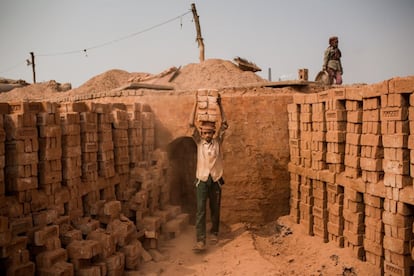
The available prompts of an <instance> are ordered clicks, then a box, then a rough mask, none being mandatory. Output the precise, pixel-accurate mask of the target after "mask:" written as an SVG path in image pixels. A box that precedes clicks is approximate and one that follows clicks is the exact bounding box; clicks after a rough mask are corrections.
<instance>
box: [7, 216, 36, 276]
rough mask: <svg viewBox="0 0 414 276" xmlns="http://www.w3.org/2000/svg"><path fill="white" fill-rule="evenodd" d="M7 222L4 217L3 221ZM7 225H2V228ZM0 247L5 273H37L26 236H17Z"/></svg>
mask: <svg viewBox="0 0 414 276" xmlns="http://www.w3.org/2000/svg"><path fill="white" fill-rule="evenodd" d="M5 222H7V220H4V219H2V221H1V223H2V224H4V223H5ZM5 227H6V226H5V225H2V226H1V228H2V230H3V229H5ZM0 249H1V251H0V268H1V271H2V272H3V273H4V274H5V275H35V264H34V263H33V262H32V261H30V252H29V250H27V237H26V236H22V237H19V236H15V237H13V238H12V239H11V240H10V241H9V242H7V244H5V245H4V246H1V247H0Z"/></svg>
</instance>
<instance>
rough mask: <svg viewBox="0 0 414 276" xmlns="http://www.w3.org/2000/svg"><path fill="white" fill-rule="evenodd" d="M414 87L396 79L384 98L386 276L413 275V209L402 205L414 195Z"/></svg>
mask: <svg viewBox="0 0 414 276" xmlns="http://www.w3.org/2000/svg"><path fill="white" fill-rule="evenodd" d="M413 84H414V82H413V81H412V80H411V81H410V79H393V80H391V81H390V82H389V83H388V90H389V91H388V94H386V95H383V96H381V103H382V109H381V120H382V125H381V127H382V128H381V131H382V134H383V145H384V160H383V168H384V186H385V191H386V192H385V199H384V212H383V213H382V221H383V223H384V240H383V247H384V259H385V260H384V273H385V274H389V275H412V273H413V265H414V262H413V258H412V252H413V248H412V247H413V245H412V240H413V230H412V229H413V211H414V208H413V205H408V204H405V203H404V202H402V201H401V200H402V198H403V197H404V196H406V195H408V194H410V193H412V192H408V191H406V188H409V189H410V190H409V191H412V190H411V188H412V181H413V180H412V170H411V172H410V162H412V161H409V156H410V155H409V153H410V149H411V148H413V146H411V145H412V142H411V141H412V133H414V131H413V130H414V128H413V124H412V118H413V116H412V114H411V111H412V109H411V106H412V105H414V104H413V102H414V101H413V94H412V92H413ZM408 113H409V114H408ZM407 124H408V125H407ZM408 141H410V142H408ZM411 153H412V150H411ZM411 156H412V155H411ZM411 159H412V158H411ZM411 196H412V195H411Z"/></svg>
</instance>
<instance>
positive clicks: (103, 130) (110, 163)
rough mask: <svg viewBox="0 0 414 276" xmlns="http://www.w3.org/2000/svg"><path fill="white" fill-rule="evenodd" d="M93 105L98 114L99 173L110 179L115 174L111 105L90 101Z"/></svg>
mask: <svg viewBox="0 0 414 276" xmlns="http://www.w3.org/2000/svg"><path fill="white" fill-rule="evenodd" d="M91 105H93V106H94V107H93V109H94V110H95V111H96V113H97V116H98V175H99V176H100V177H103V178H104V179H110V178H112V177H114V176H115V160H114V143H113V141H112V121H113V119H112V114H111V107H110V105H109V104H96V103H90V106H91ZM90 109H92V108H91V107H90Z"/></svg>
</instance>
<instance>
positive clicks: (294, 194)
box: [287, 103, 301, 223]
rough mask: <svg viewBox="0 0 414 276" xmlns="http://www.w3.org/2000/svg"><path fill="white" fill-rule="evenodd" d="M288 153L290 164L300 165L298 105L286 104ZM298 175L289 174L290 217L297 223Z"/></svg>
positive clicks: (298, 208)
mask: <svg viewBox="0 0 414 276" xmlns="http://www.w3.org/2000/svg"><path fill="white" fill-rule="evenodd" d="M287 110H288V116H289V120H288V129H289V152H290V161H291V164H294V165H300V164H301V155H300V116H299V115H300V104H296V103H293V104H288V105H287ZM300 183H301V179H300V175H298V174H296V173H292V172H291V173H290V199H289V202H290V216H291V217H292V219H293V220H294V221H295V222H296V223H299V219H300V205H299V203H300Z"/></svg>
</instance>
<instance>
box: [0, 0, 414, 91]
mask: <svg viewBox="0 0 414 276" xmlns="http://www.w3.org/2000/svg"><path fill="white" fill-rule="evenodd" d="M191 3H195V4H196V8H197V12H198V15H199V18H200V25H201V33H202V37H203V38H204V44H205V57H206V59H211V58H219V59H225V60H230V61H232V60H233V58H234V57H237V56H240V57H242V58H245V59H248V60H250V61H252V62H254V63H256V64H257V65H258V66H259V67H260V68H262V72H258V75H259V76H261V77H262V78H264V79H268V68H271V73H272V74H271V79H272V81H277V80H278V79H296V78H297V71H298V69H299V68H308V70H309V79H310V80H314V78H315V76H316V74H317V73H318V72H319V71H320V70H321V68H322V61H323V52H324V51H325V49H326V48H327V46H328V39H329V37H330V36H333V35H337V36H338V37H339V48H340V49H341V51H342V64H343V68H344V75H343V79H344V84H352V83H368V84H370V83H377V82H380V81H382V80H386V79H390V78H392V77H395V76H409V75H414V50H413V49H414V1H413V0H396V1H392V0H342V1H339V0H331V1H327V0H283V1H281V0H255V1H253V0H204V1H201V0H200V1H187V0H151V1H143V0H0V37H1V43H0V77H3V78H11V79H23V80H26V81H27V82H29V83H32V81H33V78H32V67H31V66H27V65H26V59H30V52H34V55H35V63H36V80H37V82H43V81H49V80H56V81H57V82H61V83H65V82H70V83H72V86H73V87H74V88H75V87H78V86H80V85H82V84H83V83H85V82H86V81H87V80H89V79H90V78H92V77H94V76H96V75H98V74H101V73H104V72H106V71H108V70H111V69H121V70H125V71H128V72H147V73H152V74H157V73H160V72H162V71H164V70H165V69H168V68H169V67H172V66H176V67H178V66H185V65H187V64H190V63H198V62H199V49H198V47H197V42H196V40H195V38H196V30H195V25H194V22H193V16H192V13H191V11H190V9H191ZM84 49H86V53H85V52H84V51H83V50H84Z"/></svg>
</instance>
